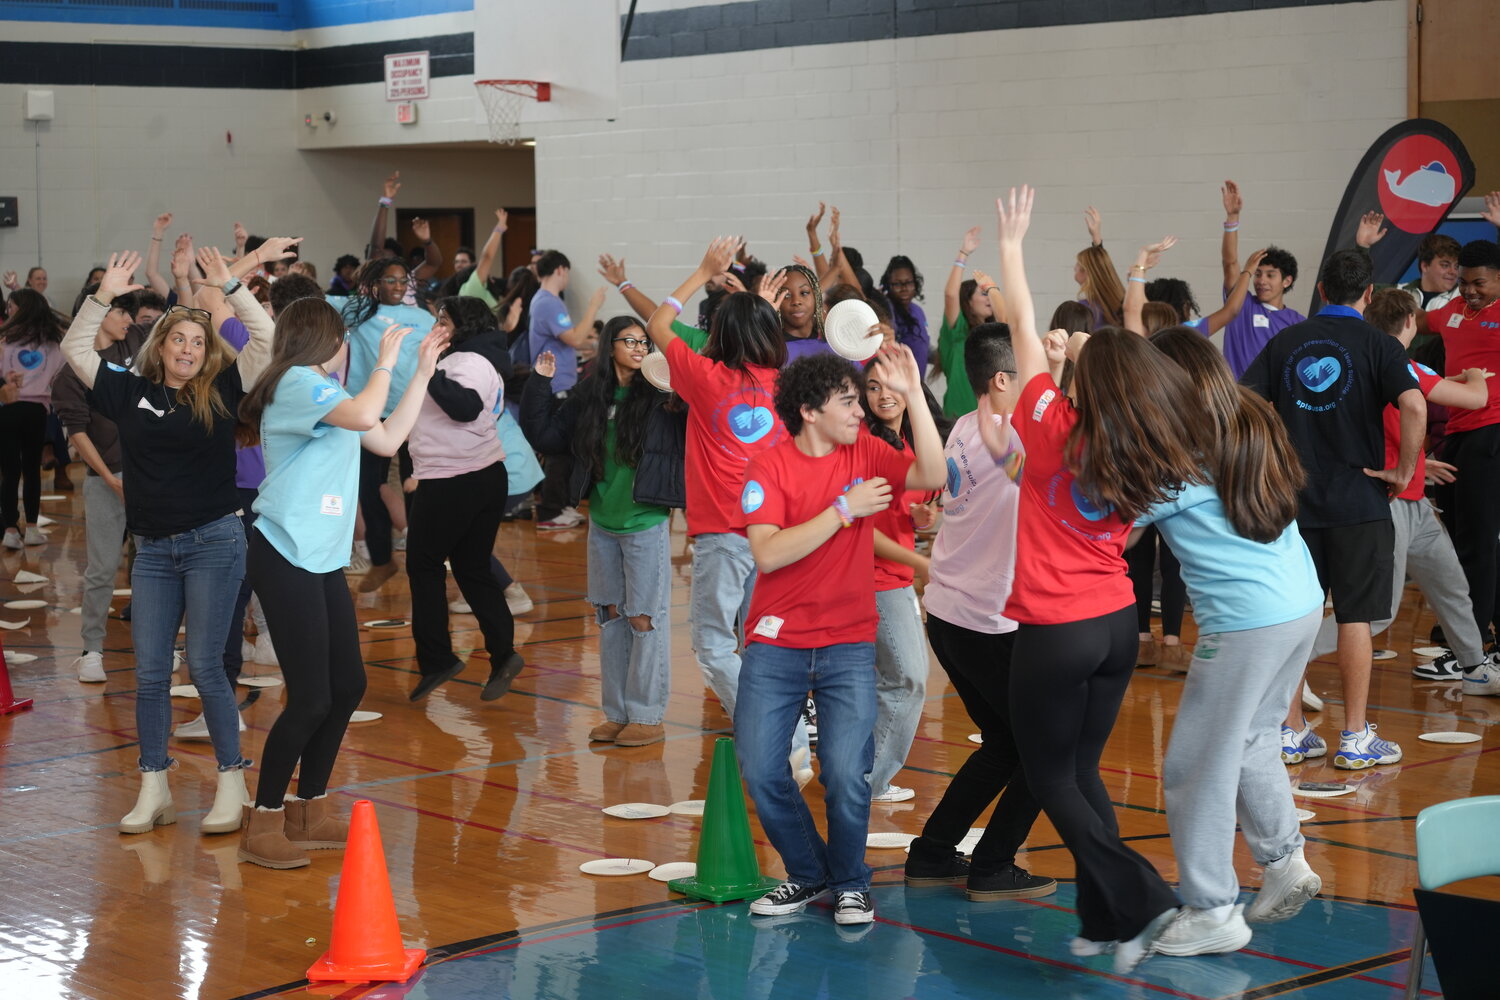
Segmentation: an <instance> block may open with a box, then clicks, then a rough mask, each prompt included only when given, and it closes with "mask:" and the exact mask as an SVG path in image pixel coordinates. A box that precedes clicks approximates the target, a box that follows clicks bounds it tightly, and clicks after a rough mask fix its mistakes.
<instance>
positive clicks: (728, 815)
mask: <svg viewBox="0 0 1500 1000" xmlns="http://www.w3.org/2000/svg"><path fill="white" fill-rule="evenodd" d="M780 884H781V881H780V880H779V879H774V878H766V877H764V876H762V875H761V873H760V865H759V863H758V862H757V861H756V858H755V841H754V840H753V839H752V838H751V836H750V815H749V812H748V811H747V810H746V808H745V787H744V785H743V784H742V783H741V782H740V765H739V761H738V760H736V759H735V756H734V740H732V739H730V738H729V737H727V736H721V737H719V739H717V740H715V741H714V762H713V770H711V771H710V772H709V776H708V799H707V801H706V802H705V803H704V806H703V827H702V830H701V831H700V833H699V836H698V871H697V873H696V874H695V875H694V876H693V877H692V878H679V879H673V880H672V881H670V882H668V883H667V888H669V889H671V890H672V891H673V892H680V893H683V894H684V895H687V896H692V897H694V898H695V899H706V900H709V901H710V902H714V903H727V902H730V901H731V900H736V899H754V898H757V897H759V896H764V895H765V894H766V893H768V892H770V891H771V890H772V889H774V888H776V887H777V886H778V885H780Z"/></svg>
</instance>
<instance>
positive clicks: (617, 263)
mask: <svg viewBox="0 0 1500 1000" xmlns="http://www.w3.org/2000/svg"><path fill="white" fill-rule="evenodd" d="M599 274H600V276H601V277H603V278H604V280H605V281H607V282H609V283H610V284H611V285H614V286H615V290H616V291H618V292H619V293H620V294H621V295H623V296H625V301H626V303H627V304H628V305H629V306H630V308H632V309H634V310H635V314H636V315H637V316H639V317H640V318H641V319H650V318H651V314H652V313H654V312H656V303H655V302H653V301H651V296H649V295H647V294H646V293H645V292H643V291H641V290H640V289H639V288H637V287H635V283H634V282H633V281H631V280H630V279H629V278H627V277H625V258H624V257H621V258H620V259H619V260H615V259H614V258H613V257H611V256H610V255H609V254H607V253H601V254H600V255H599Z"/></svg>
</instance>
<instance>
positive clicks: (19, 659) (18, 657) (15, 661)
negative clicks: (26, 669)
mask: <svg viewBox="0 0 1500 1000" xmlns="http://www.w3.org/2000/svg"><path fill="white" fill-rule="evenodd" d="M35 659H36V655H35V654H33V653H6V654H5V662H6V663H8V664H10V665H11V666H17V667H18V666H20V665H21V664H23V663H30V662H32V661H33V660H35Z"/></svg>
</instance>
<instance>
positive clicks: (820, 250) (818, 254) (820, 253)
mask: <svg viewBox="0 0 1500 1000" xmlns="http://www.w3.org/2000/svg"><path fill="white" fill-rule="evenodd" d="M812 255H813V256H814V257H821V256H823V248H822V247H818V249H816V250H814V251H813V252H812Z"/></svg>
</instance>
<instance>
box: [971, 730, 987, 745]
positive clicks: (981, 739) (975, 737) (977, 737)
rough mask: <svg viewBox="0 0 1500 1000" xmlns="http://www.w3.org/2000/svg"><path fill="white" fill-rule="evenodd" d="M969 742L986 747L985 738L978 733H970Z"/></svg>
mask: <svg viewBox="0 0 1500 1000" xmlns="http://www.w3.org/2000/svg"><path fill="white" fill-rule="evenodd" d="M969 742H970V743H978V744H979V745H980V746H983V745H984V737H983V736H981V735H980V734H978V733H970V734H969Z"/></svg>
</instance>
